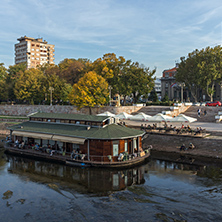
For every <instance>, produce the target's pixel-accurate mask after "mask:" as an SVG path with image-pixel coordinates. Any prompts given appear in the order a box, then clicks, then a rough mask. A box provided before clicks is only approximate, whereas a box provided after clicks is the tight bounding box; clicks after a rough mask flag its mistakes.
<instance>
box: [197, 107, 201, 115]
mask: <svg viewBox="0 0 222 222" xmlns="http://www.w3.org/2000/svg"><path fill="white" fill-rule="evenodd" d="M200 113H201V109H200V108H199V109H198V110H197V116H198V117H200Z"/></svg>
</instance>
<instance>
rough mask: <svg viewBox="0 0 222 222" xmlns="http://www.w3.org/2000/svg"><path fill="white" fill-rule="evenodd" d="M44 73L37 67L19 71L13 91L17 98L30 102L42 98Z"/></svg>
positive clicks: (32, 102) (39, 100)
mask: <svg viewBox="0 0 222 222" xmlns="http://www.w3.org/2000/svg"><path fill="white" fill-rule="evenodd" d="M43 82H45V76H44V74H43V73H42V72H41V71H40V70H38V69H28V70H25V71H24V72H21V74H20V77H19V79H18V80H17V81H16V83H15V88H14V93H15V95H16V98H17V99H19V100H22V101H24V100H27V101H28V102H29V103H30V104H34V102H36V103H40V102H41V101H42V100H44V96H45V95H44V87H43V84H42V83H43Z"/></svg>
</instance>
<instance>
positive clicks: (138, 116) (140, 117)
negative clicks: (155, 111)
mask: <svg viewBox="0 0 222 222" xmlns="http://www.w3.org/2000/svg"><path fill="white" fill-rule="evenodd" d="M151 117H152V116H150V115H147V114H145V113H143V112H140V113H138V114H136V115H134V116H132V118H131V119H132V120H138V121H149V120H150V118H151Z"/></svg>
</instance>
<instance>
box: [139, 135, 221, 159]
mask: <svg viewBox="0 0 222 222" xmlns="http://www.w3.org/2000/svg"><path fill="white" fill-rule="evenodd" d="M189 143H193V144H194V145H195V149H192V150H191V149H189V150H187V151H180V149H179V147H180V146H181V145H182V144H184V145H185V147H188V146H189ZM143 144H144V146H147V145H152V147H153V149H152V150H153V151H155V152H159V155H161V154H160V153H162V155H165V154H166V153H169V154H170V153H171V154H172V153H174V154H179V155H188V156H193V157H204V158H214V159H218V160H221V161H222V137H221V138H216V139H213V138H210V137H209V138H208V137H206V138H194V137H183V136H180V135H173V136H172V135H157V134H148V135H147V138H145V139H144V141H143Z"/></svg>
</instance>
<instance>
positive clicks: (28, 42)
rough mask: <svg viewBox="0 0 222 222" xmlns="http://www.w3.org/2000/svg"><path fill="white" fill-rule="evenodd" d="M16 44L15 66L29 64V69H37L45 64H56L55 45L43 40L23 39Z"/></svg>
mask: <svg viewBox="0 0 222 222" xmlns="http://www.w3.org/2000/svg"><path fill="white" fill-rule="evenodd" d="M17 40H18V41H19V43H17V44H15V64H19V63H22V62H26V63H27V68H36V67H37V66H38V65H42V64H45V63H48V64H54V51H55V50H54V47H55V46H54V45H52V44H48V42H46V41H45V40H44V41H43V39H42V38H37V39H34V38H30V37H26V36H24V37H21V38H19V39H17Z"/></svg>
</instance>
